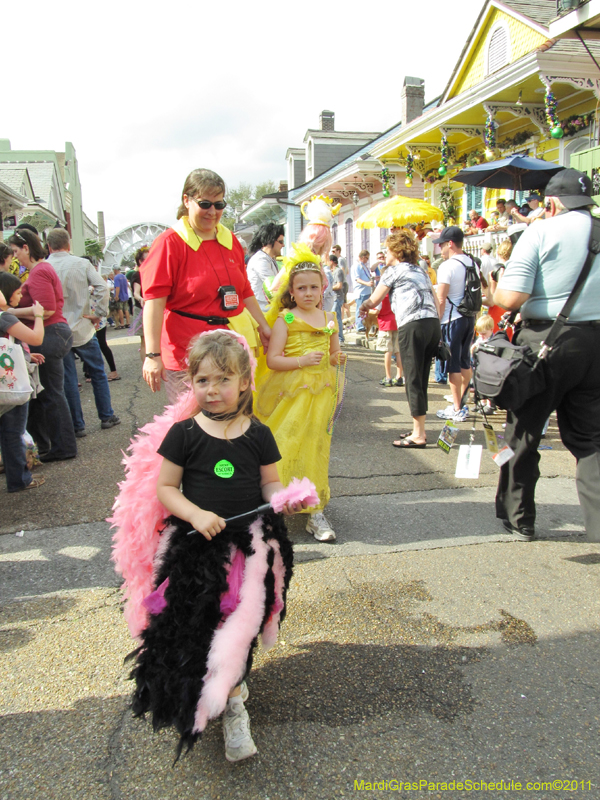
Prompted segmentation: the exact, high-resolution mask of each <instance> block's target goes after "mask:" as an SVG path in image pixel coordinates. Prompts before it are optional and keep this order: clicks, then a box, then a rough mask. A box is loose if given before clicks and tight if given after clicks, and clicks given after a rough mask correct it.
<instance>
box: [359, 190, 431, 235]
mask: <svg viewBox="0 0 600 800" xmlns="http://www.w3.org/2000/svg"><path fill="white" fill-rule="evenodd" d="M434 219H437V220H439V221H440V222H443V220H444V214H443V213H442V211H440V209H439V208H436V207H435V206H432V205H431V203H427V202H425V200H415V199H414V198H413V197H402V195H396V197H390V198H389V199H388V200H382V202H381V203H377V205H376V206H373V208H371V209H369V211H365V213H364V214H361V216H360V217H359V218H358V219H357V220H356V227H357V228H401V227H402V226H403V225H407V224H408V223H409V222H431V221H432V220H434Z"/></svg>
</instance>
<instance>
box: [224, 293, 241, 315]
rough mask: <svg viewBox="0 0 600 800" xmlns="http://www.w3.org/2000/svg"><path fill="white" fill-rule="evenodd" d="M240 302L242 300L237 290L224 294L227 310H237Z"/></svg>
mask: <svg viewBox="0 0 600 800" xmlns="http://www.w3.org/2000/svg"><path fill="white" fill-rule="evenodd" d="M239 304H240V301H239V299H238V296H237V294H236V293H235V292H233V293H231V294H229V293H228V294H225V295H223V305H224V306H225V311H235V309H236V308H237V307H238V306H239Z"/></svg>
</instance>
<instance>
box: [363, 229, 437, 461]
mask: <svg viewBox="0 0 600 800" xmlns="http://www.w3.org/2000/svg"><path fill="white" fill-rule="evenodd" d="M385 245H386V247H387V252H386V257H385V262H386V265H387V267H388V268H387V269H386V271H385V272H384V274H383V275H382V276H381V280H380V282H379V286H378V287H377V288H376V289H375V291H374V292H373V294H372V295H371V297H370V298H369V299H367V300H365V301H364V303H363V304H362V306H361V308H360V310H361V313H362V314H366V313H367V311H368V310H369V309H371V308H375V306H377V305H379V303H381V301H382V300H383V298H384V297H385V296H386V295H387V294H388V292H389V293H390V302H391V304H392V309H393V311H394V314H395V315H396V323H397V325H398V344H399V347H400V358H401V359H402V368H403V370H404V380H405V386H406V394H407V397H408V405H409V407H410V413H411V416H412V418H413V429H412V431H410V432H409V433H405V434H401V435H400V437H399V438H398V439H397V440H396V441H395V442H393V445H394V447H407V448H410V447H418V448H423V447H425V446H426V444H427V437H426V435H425V416H426V414H427V384H428V382H429V370H430V369H431V361H432V359H433V355H434V353H435V350H436V348H437V346H438V344H439V342H440V338H441V335H442V332H441V328H440V318H439V314H438V301H437V296H436V294H435V292H434V291H433V286H432V284H431V280H430V278H429V275H428V274H427V270H426V269H425V268H424V267H422V266H420V265H419V243H418V241H417V239H416V238H415V236H414V234H413V233H412V232H411V231H407V230H400V231H398V232H397V233H393V234H391V235H390V236H388V237H387V239H386V242H385Z"/></svg>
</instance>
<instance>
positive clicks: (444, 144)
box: [438, 134, 448, 178]
mask: <svg viewBox="0 0 600 800" xmlns="http://www.w3.org/2000/svg"><path fill="white" fill-rule="evenodd" d="M441 152H442V161H441V163H440V167H439V169H438V174H439V175H441V177H442V178H443V177H444V175H445V174H446V173H447V172H448V137H447V136H446V134H444V135H443V136H442V147H441Z"/></svg>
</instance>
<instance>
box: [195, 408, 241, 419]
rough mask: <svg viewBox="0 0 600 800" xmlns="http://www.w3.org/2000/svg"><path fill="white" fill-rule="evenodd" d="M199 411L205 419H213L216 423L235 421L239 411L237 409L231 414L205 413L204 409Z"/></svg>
mask: <svg viewBox="0 0 600 800" xmlns="http://www.w3.org/2000/svg"><path fill="white" fill-rule="evenodd" d="M201 410H202V413H203V414H204V416H205V417H208V418H209V419H215V420H217V422H226V421H227V420H229V419H235V418H236V417H237V416H238V415H239V411H238V410H237V409H236V410H235V411H232V412H231V414H213V412H212V411H207V410H206V409H205V408H203V409H201Z"/></svg>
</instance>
